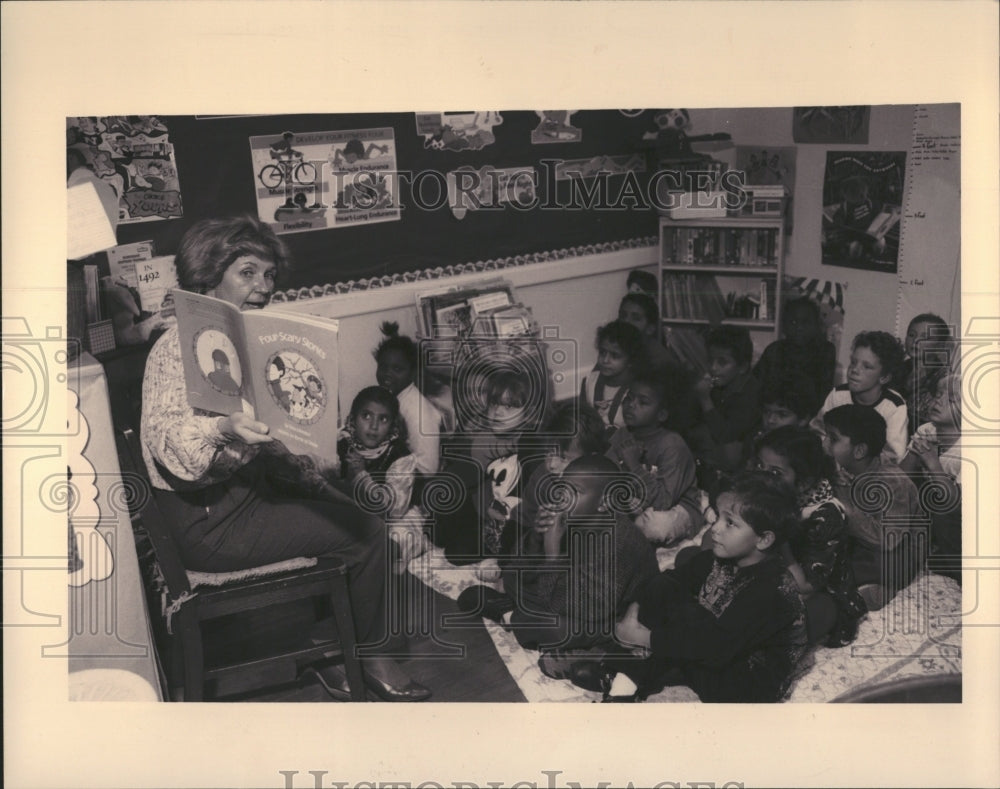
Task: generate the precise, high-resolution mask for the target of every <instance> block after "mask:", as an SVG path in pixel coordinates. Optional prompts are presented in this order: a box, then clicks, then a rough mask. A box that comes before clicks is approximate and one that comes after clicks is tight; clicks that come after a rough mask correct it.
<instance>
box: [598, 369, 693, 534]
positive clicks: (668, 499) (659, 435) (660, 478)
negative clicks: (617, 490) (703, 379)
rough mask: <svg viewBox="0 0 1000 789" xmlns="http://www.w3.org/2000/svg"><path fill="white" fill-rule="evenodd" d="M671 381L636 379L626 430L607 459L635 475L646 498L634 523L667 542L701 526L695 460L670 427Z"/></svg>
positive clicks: (614, 441)
mask: <svg viewBox="0 0 1000 789" xmlns="http://www.w3.org/2000/svg"><path fill="white" fill-rule="evenodd" d="M669 399H670V398H669V394H668V382H667V380H666V379H665V378H664V377H663V376H662V375H658V374H655V373H644V374H640V375H637V376H635V378H634V379H633V381H632V384H631V386H630V387H629V392H628V394H627V395H626V396H625V401H624V403H623V405H622V411H623V412H624V420H625V426H624V427H621V428H619V429H618V430H617V431H615V434H614V435H613V436H612V437H611V446H610V448H609V449H608V452H607V455H608V457H609V458H611V459H612V460H613V461H615V462H616V463H617V464H618V465H619V466H620V467H621V468H622V469H624V470H625V471H628V472H630V473H632V474H634V475H636V477H637V480H636V481H637V482H638V483H639V484H640V487H641V490H642V495H641V503H639V504H638V505H637V513H636V517H635V524H636V526H638V527H639V529H640V531H642V533H643V534H644V535H645V536H646V538H647V539H648V540H650V541H651V542H656V543H669V542H675V541H676V540H679V539H682V538H684V537H689V536H691V535H692V534H694V533H695V532H696V531H697V530H698V527H700V526H701V523H702V521H701V507H700V502H701V494H700V492H699V490H698V487H697V485H696V483H695V462H694V456H693V455H692V454H691V450H690V449H688V446H687V444H686V443H684V439H683V438H681V437H680V435H678V434H677V433H675V432H674V431H673V430H669V429H667V427H666V425H667V419H668V417H669V416H670V409H669V407H668V401H669Z"/></svg>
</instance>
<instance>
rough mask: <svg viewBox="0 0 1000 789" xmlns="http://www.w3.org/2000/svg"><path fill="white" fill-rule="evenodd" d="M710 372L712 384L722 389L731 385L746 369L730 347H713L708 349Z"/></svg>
mask: <svg viewBox="0 0 1000 789" xmlns="http://www.w3.org/2000/svg"><path fill="white" fill-rule="evenodd" d="M708 372H709V375H711V376H712V386H715V387H718V388H720V389H722V388H725V387H727V386H729V384H731V383H732V382H733V381H734V380H735V379H736V376H738V375H739V374H740V373H742V372H745V369H744V365H742V364H740V363H739V362H737V361H736V359H735V358H734V357H733V352H732V351H731V350H730V349H729V348H718V347H713V348H709V349H708Z"/></svg>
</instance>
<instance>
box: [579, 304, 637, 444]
mask: <svg viewBox="0 0 1000 789" xmlns="http://www.w3.org/2000/svg"><path fill="white" fill-rule="evenodd" d="M644 362H645V353H644V349H643V342H642V335H641V334H640V333H639V330H638V329H637V328H635V326H633V325H632V324H630V323H626V322H625V321H622V320H617V321H612V322H611V323H608V324H606V325H605V326H601V328H599V329H598V330H597V364H596V365H595V366H594V369H593V371H592V372H591V373H590V375H588V376H587V377H586V378H584V379H583V385H582V387H581V389H580V399H581V400H583V401H584V402H585V403H586V404H587V405H589V406H591V407H592V408H595V409H597V413H599V414H600V415H601V419H602V420H603V421H604V424H605V425H607V428H608V432H609V433H613V432H614V430H615V429H616V428H619V427H624V426H625V418H624V416H623V415H622V408H621V406H622V400H624V399H625V393H626V391H628V384H629V381H630V380H631V377H632V373H633V372H634V371H635V370H638V369H641V368H642V366H643V364H644Z"/></svg>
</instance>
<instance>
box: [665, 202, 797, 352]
mask: <svg viewBox="0 0 1000 789" xmlns="http://www.w3.org/2000/svg"><path fill="white" fill-rule="evenodd" d="M784 243H785V241H784V221H783V220H782V219H781V218H780V217H752V216H751V217H743V216H740V217H728V218H727V217H719V218H711V219H708V218H706V219H669V218H667V217H663V218H661V219H660V254H659V266H658V276H659V296H660V298H659V301H660V315H661V316H662V322H663V327H664V330H665V331H667V332H669V331H671V330H672V329H680V328H682V327H684V326H690V327H705V326H710V325H719V324H722V325H729V326H741V327H744V328H747V329H749V330H750V336H751V337H752V338H753V341H754V349H755V351H756V353H757V354H759V353H760V352H761V351H762V350H763V349H764V348H765V347H766V346H767V345H768V344H769V343H771V342H772V341H774V340H776V339H778V336H779V332H780V325H781V324H780V319H781V316H780V309H781V280H782V274H783V273H784V254H785V249H784Z"/></svg>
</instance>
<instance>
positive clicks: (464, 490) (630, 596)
mask: <svg viewBox="0 0 1000 789" xmlns="http://www.w3.org/2000/svg"><path fill="white" fill-rule="evenodd" d="M638 274H639V275H640V276H639V277H637V278H636V279H640V280H641V276H642V274H643V273H642V272H638ZM645 276H647V277H648V276H649V275H648V274H647V275H645ZM629 286H630V287H629V292H628V293H627V294H626V295H625V297H624V298H623V299H622V301H621V305H620V308H619V314H618V318H617V319H616V320H613V321H611V322H609V323H607V324H605V325H603V326H601V327H600V328H599V329H598V330H597V334H596V349H597V364H596V366H595V367H594V369H593V371H592V372H591V373H590V374H589V375H587V377H586V379H585V380H584V381H583V384H582V387H581V392H580V395H579V397H578V398H577V399H576V400H575V401H572V402H563V403H559V404H556V405H551V404H550V398H549V393H548V391H547V385H546V384H547V382H540V379H539V378H538V377H537V376H536V377H532V376H531V375H529V374H528V373H527V372H526V371H525V366H524V365H523V364H520V365H519V364H514V363H512V357H511V355H510V353H509V351H505V350H504V349H503V347H502V346H499V345H498V346H489V345H487V346H484V349H482V350H481V351H479V352H477V353H476V354H475V355H473V356H470V357H468V358H467V359H465V362H464V363H465V364H467V365H468V366H469V368H470V369H473V370H474V371H476V374H475V375H472V376H463V375H462V371H461V370H456V372H455V379H454V381H462V384H461V385H458V384H456V383H455V382H454V381H453V387H452V391H451V393H450V394H451V398H450V401H449V398H447V397H445V398H443V399H442V398H440V397H438V395H440V393H441V389H442V387H441V386H440V384H438V385H436V386H435V387H431V386H430V385H429V383H430V376H422V375H421V370H420V364H419V355H418V352H417V346H416V344H415V343H414V342H413V340H411V339H409V338H407V337H403V336H400V335H399V333H398V328H397V327H396V326H395V325H392V324H386V325H384V326H383V332H384V334H385V338H384V340H383V341H382V342H381V344H380V345H379V346H378V348H377V349H376V351H375V358H376V362H377V374H376V377H377V382H378V385H377V386H371V387H368V388H366V389H363V390H362V391H361V392H360V393H359V394H358V395H357V397H356V398H355V399H354V402H353V403H352V405H351V409H350V412H349V415H348V417H347V419H346V420H345V429H344V431H343V436H342V439H341V441H340V443H339V445H338V451H339V454H340V461H341V463H340V470H339V475H340V482H341V483H342V486H343V489H344V490H346V491H350V492H351V494H352V495H354V496H355V498H356V499H358V500H364V501H365V502H367V503H368V504H367V506H369V507H371V508H373V509H375V510H378V511H379V512H380V513H382V514H383V515H385V516H386V517H387V520H388V522H389V527H390V534H391V535H392V536H393V538H394V540H395V541H396V543H397V544H398V545H397V549H396V550H397V554H396V555H397V562H398V566H399V569H400V571H402V570H403V569H404V568H405V566H406V563H407V561H408V560H409V559H410V558H411V557H412V556H413V555H415V554H416V553H419V552H420V551H421V550H425V549H426V548H427V547H428V545H429V543H430V542H433V543H434V544H436V545H438V546H439V547H441V548H442V549H443V550H444V554H445V556H446V557H447V558H448V560H449V561H451V562H452V563H453V564H473V563H475V564H477V566H478V571H479V573H480V577H481V578H482V579H483V580H484V584H482V585H478V586H473V587H470V588H468V589H466V590H465V592H463V594H462V595H461V597H460V598H459V607H460V608H461V609H462V610H464V611H466V612H468V613H470V614H473V615H476V616H483V617H486V618H489V619H492V620H494V621H496V622H499V623H501V624H503V626H504V627H506V628H508V629H509V630H510V631H511V632H512V633H513V634H514V635H515V637H516V638H517V640H518V641H519V642H520V643H521V644H522V645H523V646H524V647H526V648H530V649H539V650H541V651H542V655H541V657H540V666H541V668H542V670H543V672H545V673H546V674H547V675H549V676H551V677H555V678H559V679H569V680H572V681H573V682H575V683H576V684H578V685H580V686H581V687H585V688H588V689H591V690H600V691H603V692H604V694H605V699H606V700H636V699H642V698H645V697H646V696H648V695H649V694H650V693H654V692H657V691H658V690H659V689H661V688H662V687H663V686H664V685H666V684H687V685H688V686H690V687H691V688H692V689H694V690H695V692H696V693H697V694H698V695H699V697H700V698H701V699H702V700H704V701H780V700H781V699H782V698H784V696H785V695H786V694H787V692H788V689H789V687H790V684H791V681H792V677H793V674H794V671H795V669H796V666H797V665H798V663H799V660H800V658H801V657H802V656H803V655H804V653H805V652H806V650H807V649H808V648H809V647H811V646H816V645H826V646H832V647H838V646H844V645H846V644H849V643H851V642H852V641H853V640H854V638H855V637H856V634H857V630H858V623H859V621H860V620H861V619H862V618H863V616H864V615H865V613H866V612H867V611H869V610H877V609H878V608H880V607H882V606H883V605H885V603H886V602H887V601H888V600H889V599H891V597H892V596H893V595H894V594H895V593H896V592H898V591H899V590H900V589H902V588H903V587H904V586H906V585H907V584H909V583H910V582H911V581H912V579H913V578H914V577H915V575H916V574H917V573H919V572H920V571H922V570H923V569H925V567H926V559H927V556H926V555H925V554H926V553H927V550H926V543H925V541H924V540H923V539H921V538H920V536H919V534H918V532H919V533H921V534H922V533H926V529H927V527H928V526H929V530H930V531H929V534H930V543H931V549H930V550H931V551H932V552H934V551H937V552H941V553H942V554H947V555H953V556H958V555H960V532H961V525H960V513H959V511H960V507H959V506H958V505H957V504H956V505H955V506H953V507H952V508H951V509H950V510H949V511H948V512H944V513H926V512H924V511H923V510H922V509H921V504H920V496H919V495H918V485H920V484H923V482H924V481H925V480H930V481H931V482H933V483H934V484H938V485H941V486H942V487H943V488H944V489H946V490H947V493H948V495H949V496H950V500H952V501H953V502H958V501H960V488H959V485H960V473H959V471H960V470H959V465H960V464H959V456H958V451H959V432H960V430H959V429H960V421H961V420H960V407H959V387H958V385H957V381H956V379H955V375H954V374H953V373H952V372H951V370H950V367H949V365H948V359H947V345H948V342H949V339H950V338H949V336H948V327H947V325H946V324H945V322H944V321H943V320H942V319H941V318H939V317H937V316H935V315H930V314H924V315H919V316H917V317H916V318H914V319H913V321H912V322H911V324H910V328H909V331H908V332H907V337H906V341H905V344H902V343H900V342H899V341H898V340H896V339H895V338H894V337H892V336H891V335H889V334H887V333H886V332H881V331H866V332H862V333H860V334H859V335H858V336H857V337H855V338H854V342H853V344H852V349H851V356H850V364H849V366H848V369H847V381H846V383H844V384H842V385H840V386H834V385H833V381H834V367H835V351H834V348H833V345H832V344H831V343H830V342H829V341H827V339H826V337H825V335H824V331H823V327H822V324H821V319H820V312H819V309H818V306H817V304H816V302H815V301H812V300H810V299H808V298H800V299H796V300H794V301H792V302H790V303H789V304H788V305H787V306H786V307H785V310H784V321H783V328H784V333H783V338H782V339H780V340H778V341H776V342H774V343H772V344H771V345H769V346H768V347H767V348H766V350H765V351H764V352H763V354H762V355H761V357H760V360H759V361H758V363H757V364H756V366H753V365H752V357H753V345H752V342H751V339H750V336H749V333H748V332H747V330H746V329H742V328H737V327H732V326H720V327H716V328H714V329H712V330H711V331H710V332H709V333H708V336H707V343H706V345H707V354H708V364H707V371H705V372H704V373H703V374H701V375H699V374H697V373H696V372H695V371H694V370H693V369H692V368H691V367H689V366H687V365H685V364H684V363H683V362H682V361H681V359H680V358H679V357H678V356H677V354H675V353H674V352H673V351H671V350H670V349H668V348H667V347H666V346H664V345H662V344H661V343H660V340H659V327H660V319H659V314H658V309H657V305H656V302H655V300H654V299H653V298H652V297H651V296H650V295H649V294H647V293H643V292H639V291H640V289H639V288H636V287H634V286H633V282H632V280H631V279H630V282H629ZM927 348H934V349H936V350H938V351H942V352H943V356H942V354H938V356H937V357H936V356H935V355H934V354H933V353H926V352H925V351H926V350H927ZM938 357H941V358H942V359H943V361H942V362H941V363H934V359H937V358H938ZM928 359H930V360H931V362H930V363H925V362H926V360H928ZM460 364H461V363H460ZM418 379H419V380H418ZM469 381H476V382H477V383H476V386H475V387H474V388H475V391H468V390H469V388H470V387H469V385H468V382H469ZM418 384H420V386H419V387H418ZM422 390H423V391H422ZM445 392H446V393H447V389H446V388H445ZM463 398H465V399H472V400H477V399H478V402H475V403H473V404H472V407H471V408H470V407H469V404H468V403H464V405H463V404H462V403H460V402H459V401H460V400H462V399H463ZM434 402H437V403H439V405H435V404H434ZM445 402H450V403H451V407H448V406H444V405H440V404H443V403H445ZM460 406H462V407H460ZM463 414H465V415H466V416H465V418H463V416H462V415H463ZM468 414H478V415H479V418H475V419H471V418H469V417H468ZM414 513H416V516H415V517H414ZM699 533H703V538H702V540H701V544H700V545H698V544H697V543H695V544H694V545H693V547H689V548H686V549H684V550H682V551H680V552H679V553H677V555H676V558H675V561H674V567H673V568H671V569H669V570H666V571H664V572H660V571H659V568H658V562H657V549H658V548H662V547H665V546H672V545H675V544H676V543H678V542H679V541H681V540H685V539H690V538H694V537H697V536H698V535H699ZM612 557H613V560H612ZM946 574H947V573H946ZM952 575H953V577H955V578H956V580H959V582H960V576H959V575H958V574H957V573H953V574H952ZM498 580H499V582H500V583H499V584H494V582H496V581H498ZM494 585H496V586H499V587H500V589H502V591H501V590H500V589H497V588H494Z"/></svg>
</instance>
